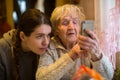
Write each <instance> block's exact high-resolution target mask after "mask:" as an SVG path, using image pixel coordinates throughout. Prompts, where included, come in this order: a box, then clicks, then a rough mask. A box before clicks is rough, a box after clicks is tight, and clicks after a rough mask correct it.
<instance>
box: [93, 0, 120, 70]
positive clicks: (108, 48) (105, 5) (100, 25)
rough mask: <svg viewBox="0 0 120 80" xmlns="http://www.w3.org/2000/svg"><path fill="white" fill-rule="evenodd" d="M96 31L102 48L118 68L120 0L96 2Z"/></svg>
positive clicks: (97, 0) (99, 0) (98, 0)
mask: <svg viewBox="0 0 120 80" xmlns="http://www.w3.org/2000/svg"><path fill="white" fill-rule="evenodd" d="M94 1H95V2H94V3H95V31H96V34H97V35H98V37H99V39H100V45H101V48H102V50H103V52H104V54H105V55H106V56H108V58H109V59H110V60H111V62H112V64H113V66H114V68H115V66H116V64H115V63H116V52H118V51H120V0H94Z"/></svg>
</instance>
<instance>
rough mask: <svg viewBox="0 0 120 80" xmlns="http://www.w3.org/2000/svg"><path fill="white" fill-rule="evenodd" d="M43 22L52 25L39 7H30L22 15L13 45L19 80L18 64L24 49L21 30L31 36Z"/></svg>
mask: <svg viewBox="0 0 120 80" xmlns="http://www.w3.org/2000/svg"><path fill="white" fill-rule="evenodd" d="M41 24H47V25H50V26H51V22H50V20H49V18H48V17H47V16H45V14H44V13H43V12H41V11H40V10H38V9H28V10H26V11H25V12H24V13H23V14H22V15H21V18H20V20H19V23H18V26H17V32H16V36H15V42H14V46H13V53H14V61H15V64H16V69H17V80H19V70H18V67H17V65H19V57H20V55H21V51H22V47H21V39H20V32H21V31H23V32H24V34H25V35H26V36H30V35H31V33H32V32H33V31H34V30H35V28H36V27H38V25H41Z"/></svg>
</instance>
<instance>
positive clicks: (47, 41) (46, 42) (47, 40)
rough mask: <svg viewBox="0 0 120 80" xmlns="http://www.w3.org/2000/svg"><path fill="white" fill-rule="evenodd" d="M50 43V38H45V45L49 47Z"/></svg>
mask: <svg viewBox="0 0 120 80" xmlns="http://www.w3.org/2000/svg"><path fill="white" fill-rule="evenodd" d="M49 42H50V39H49V38H48V37H44V40H43V45H48V44H49Z"/></svg>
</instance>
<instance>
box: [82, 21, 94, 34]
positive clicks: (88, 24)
mask: <svg viewBox="0 0 120 80" xmlns="http://www.w3.org/2000/svg"><path fill="white" fill-rule="evenodd" d="M81 25H82V26H81V34H82V35H84V36H89V35H88V34H87V33H85V31H84V30H85V29H86V30H91V31H94V21H93V20H85V21H83V22H82V24H81Z"/></svg>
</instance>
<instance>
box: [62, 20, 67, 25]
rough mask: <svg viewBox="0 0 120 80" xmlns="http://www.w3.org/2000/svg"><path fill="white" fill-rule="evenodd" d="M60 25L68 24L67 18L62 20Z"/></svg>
mask: <svg viewBox="0 0 120 80" xmlns="http://www.w3.org/2000/svg"><path fill="white" fill-rule="evenodd" d="M61 24H62V25H65V26H67V25H68V24H69V21H67V20H65V21H62V23H61Z"/></svg>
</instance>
